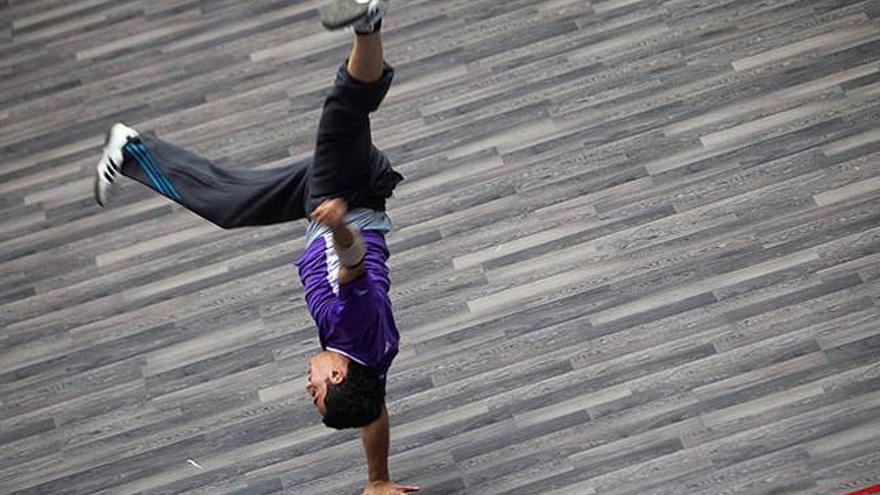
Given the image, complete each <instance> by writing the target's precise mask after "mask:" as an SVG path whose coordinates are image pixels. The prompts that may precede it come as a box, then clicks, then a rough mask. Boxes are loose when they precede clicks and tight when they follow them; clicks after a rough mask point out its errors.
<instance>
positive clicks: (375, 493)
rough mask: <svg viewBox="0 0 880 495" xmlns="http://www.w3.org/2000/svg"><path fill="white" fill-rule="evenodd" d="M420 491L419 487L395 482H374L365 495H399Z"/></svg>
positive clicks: (367, 488)
mask: <svg viewBox="0 0 880 495" xmlns="http://www.w3.org/2000/svg"><path fill="white" fill-rule="evenodd" d="M417 491H419V487H417V486H407V485H399V484H397V483H395V482H393V481H374V482H372V483H370V484H369V485H367V487H366V488H365V489H364V493H363V495H398V494H400V493H414V492H417Z"/></svg>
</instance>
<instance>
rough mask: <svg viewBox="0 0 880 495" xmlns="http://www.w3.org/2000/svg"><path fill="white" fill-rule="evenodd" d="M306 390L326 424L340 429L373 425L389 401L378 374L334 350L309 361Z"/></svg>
mask: <svg viewBox="0 0 880 495" xmlns="http://www.w3.org/2000/svg"><path fill="white" fill-rule="evenodd" d="M306 391H307V392H308V393H309V394H310V395H311V396H312V397H313V399H314V402H315V407H317V408H318V412H319V413H320V414H321V416H323V418H324V424H325V425H327V426H329V427H331V428H336V429H339V430H341V429H344V428H359V427H362V426H366V425H368V424H370V423H372V422H373V421H375V420H376V419H377V418H378V417H379V415H380V414H381V413H382V405H383V404H384V402H385V388H384V387H383V386H382V383H381V382H380V381H379V378H378V377H377V376H376V372H375V371H373V370H372V369H371V368H369V367H367V366H364V365H361V364H359V363H356V362H354V361H352V360H350V359H349V358H347V357H346V356H343V355H342V354H339V353H336V352H332V351H322V352H320V353H319V354H317V355H315V356H313V357H312V358H311V359H310V360H309V383H308V385H307V386H306Z"/></svg>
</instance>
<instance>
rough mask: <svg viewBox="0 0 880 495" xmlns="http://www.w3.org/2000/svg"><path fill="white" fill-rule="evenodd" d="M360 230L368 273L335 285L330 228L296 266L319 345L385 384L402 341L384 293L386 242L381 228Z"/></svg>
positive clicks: (336, 272) (388, 282) (336, 264)
mask: <svg viewBox="0 0 880 495" xmlns="http://www.w3.org/2000/svg"><path fill="white" fill-rule="evenodd" d="M361 235H362V236H363V238H364V243H365V244H366V247H367V255H366V258H365V259H364V264H365V268H366V274H365V275H364V276H363V277H360V278H359V279H357V280H354V281H352V282H349V283H348V284H345V285H339V258H338V257H337V256H336V250H335V249H334V248H333V237H332V235H331V234H326V235H322V236H319V237H317V238H315V240H313V241H312V242H311V243H310V244H309V246H308V247H307V248H306V250H305V252H304V253H303V254H302V256H300V258H299V260H297V262H296V266H297V268H299V278H300V280H302V284H303V287H304V288H305V296H306V304H307V305H308V307H309V312H310V313H311V314H312V318H314V319H315V323H316V324H317V325H318V337H319V338H320V340H321V347H322V348H323V349H326V350H330V351H334V352H338V353H340V354H343V355H345V356H348V357H349V358H350V359H353V360H354V361H356V362H358V363H360V364H363V365H366V366H369V367H371V368H373V369H374V370H376V373H377V374H378V376H379V380H381V382H382V383H383V384H384V383H385V379H386V376H387V374H388V368H389V367H390V366H391V361H393V360H394V357H395V356H396V355H397V349H398V347H397V346H398V342H399V341H400V334H398V332H397V326H396V325H395V323H394V315H393V314H392V312H391V300H390V299H389V297H388V290H389V289H390V287H391V279H390V275H389V272H388V265H387V261H388V256H389V253H388V246H387V245H386V244H385V236H384V235H383V234H382V233H381V232H376V231H372V230H364V231H363V232H361Z"/></svg>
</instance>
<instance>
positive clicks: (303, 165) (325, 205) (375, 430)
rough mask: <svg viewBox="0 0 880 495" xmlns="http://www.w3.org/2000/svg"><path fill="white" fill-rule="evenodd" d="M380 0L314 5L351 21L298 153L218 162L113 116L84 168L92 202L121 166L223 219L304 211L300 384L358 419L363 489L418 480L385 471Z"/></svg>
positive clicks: (105, 194)
mask: <svg viewBox="0 0 880 495" xmlns="http://www.w3.org/2000/svg"><path fill="white" fill-rule="evenodd" d="M387 3H388V0H335V1H334V2H333V3H331V4H330V5H328V6H327V7H325V8H324V9H323V10H322V18H321V21H322V23H323V24H324V26H325V27H326V28H328V29H340V28H344V27H349V26H350V27H353V29H354V31H355V40H354V44H353V46H352V50H351V55H350V57H349V59H348V60H347V61H346V62H345V63H344V64H343V65H342V66H341V67H340V68H339V70H338V72H337V75H336V79H335V81H334V85H333V87H332V89H331V91H330V94H329V95H328V96H327V99H326V101H325V102H324V107H323V112H322V115H321V120H320V123H319V126H318V136H317V143H316V147H315V152H314V154H313V156H312V157H311V158H310V159H307V160H303V161H301V162H298V163H295V164H293V165H292V166H290V167H283V168H279V169H272V170H234V169H233V170H227V169H222V168H220V167H217V166H216V165H214V164H212V163H211V162H209V161H208V160H206V159H205V158H202V157H199V156H197V155H195V154H194V153H192V152H189V151H187V150H184V149H182V148H179V147H176V146H174V145H173V144H171V143H168V142H166V141H163V140H161V139H159V138H157V137H156V136H154V135H152V134H149V133H146V134H144V135H141V134H140V133H138V132H137V131H135V130H134V129H131V128H129V127H126V126H125V125H123V124H115V125H114V126H113V127H112V128H111V129H110V132H109V134H108V137H107V142H106V144H105V146H104V151H103V155H102V156H101V160H100V161H99V163H98V166H97V170H96V178H95V198H96V200H97V202H98V203H99V204H100V205H101V206H105V205H106V204H107V201H108V199H109V197H110V193H111V192H112V190H113V188H114V187H115V185H116V183H117V182H116V179H117V178H118V176H119V175H120V174H121V175H124V176H127V177H130V178H132V179H135V180H137V181H139V182H141V183H143V184H145V185H147V186H149V187H151V188H153V189H154V190H156V191H157V192H159V193H161V194H163V195H164V196H166V197H168V198H170V199H172V200H174V201H176V202H178V203H180V204H181V205H183V206H184V207H186V208H187V209H189V210H190V211H192V212H194V213H196V214H198V215H200V216H202V217H204V218H206V219H207V220H209V221H211V222H213V223H215V224H217V225H219V226H221V227H223V228H235V227H243V226H252V225H268V224H274V223H280V222H287V221H291V220H297V219H303V218H310V219H311V221H310V223H309V227H308V231H307V234H306V236H307V247H306V250H305V252H304V253H303V255H302V256H301V257H300V259H299V260H298V261H297V267H298V270H299V275H300V279H301V280H302V283H303V286H304V287H305V299H306V303H307V305H308V308H309V311H310V313H311V314H312V317H313V318H314V320H315V323H316V324H317V326H318V334H319V337H320V341H321V347H322V349H323V350H322V351H321V352H320V353H318V354H317V355H315V356H314V357H312V358H311V359H310V360H309V376H308V385H307V387H306V390H307V392H308V393H309V394H310V395H311V396H312V398H313V401H314V403H315V406H316V407H317V409H318V412H319V413H320V414H321V416H322V417H323V421H324V423H325V424H326V425H327V426H330V427H333V428H339V429H341V428H356V427H360V428H362V431H361V437H362V440H363V444H364V450H365V453H366V457H367V465H368V477H369V479H368V484H367V487H366V489H365V490H364V494H368V495H373V494H376V495H384V494H396V493H409V492H413V491H417V490H418V488H417V487H412V486H403V485H399V484H396V483H394V482H393V481H391V478H390V476H389V473H388V444H389V426H388V412H387V409H386V407H385V378H386V374H387V371H388V368H389V367H390V365H391V362H392V360H393V359H394V357H395V355H396V354H397V349H398V340H399V335H398V331H397V327H396V326H395V323H394V316H393V315H392V312H391V302H390V300H389V297H388V291H389V287H390V279H389V273H388V267H387V264H386V263H387V260H388V256H389V253H388V248H387V246H386V244H385V236H384V234H385V233H387V232H388V231H389V230H390V228H391V221H390V219H389V218H388V216H387V215H386V214H385V200H386V199H387V198H388V197H390V196H391V193H392V191H393V190H394V188H395V186H396V185H397V183H398V182H400V181H401V180H402V179H403V177H402V176H401V175H400V174H398V173H397V172H395V171H394V170H393V169H392V168H391V165H390V162H389V160H388V157H387V156H386V155H385V153H383V152H382V151H380V150H379V149H378V148H376V147H375V146H373V144H372V139H371V134H370V121H369V114H370V113H371V112H373V111H374V110H376V109H377V108H378V107H379V105H380V103H381V102H382V100H383V99H384V98H385V95H386V93H387V92H388V89H389V87H390V85H391V81H392V78H393V75H394V70H393V69H392V68H391V67H390V66H388V65H387V64H386V63H385V60H384V52H383V47H382V35H381V33H380V29H381V24H382V18H383V17H384V15H385V11H386V8H387Z"/></svg>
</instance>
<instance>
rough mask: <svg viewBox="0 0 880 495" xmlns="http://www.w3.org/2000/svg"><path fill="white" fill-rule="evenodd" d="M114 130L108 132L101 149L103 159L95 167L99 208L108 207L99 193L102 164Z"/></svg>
mask: <svg viewBox="0 0 880 495" xmlns="http://www.w3.org/2000/svg"><path fill="white" fill-rule="evenodd" d="M112 129H113V128H112V127H111V128H110V130H108V131H107V135H106V136H104V147H103V148H101V159H100V160H98V165H97V166H95V189H94V193H95V202H96V203H98V206H100V207H102V208H103V207H104V206H106V205H107V203H106V201H101V194H100V193H99V191H100V188H101V162H102V161H103V160H104V156H105V155H106V153H107V152H106V149H107V146H108V145H109V144H110V132H111V130H112Z"/></svg>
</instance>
